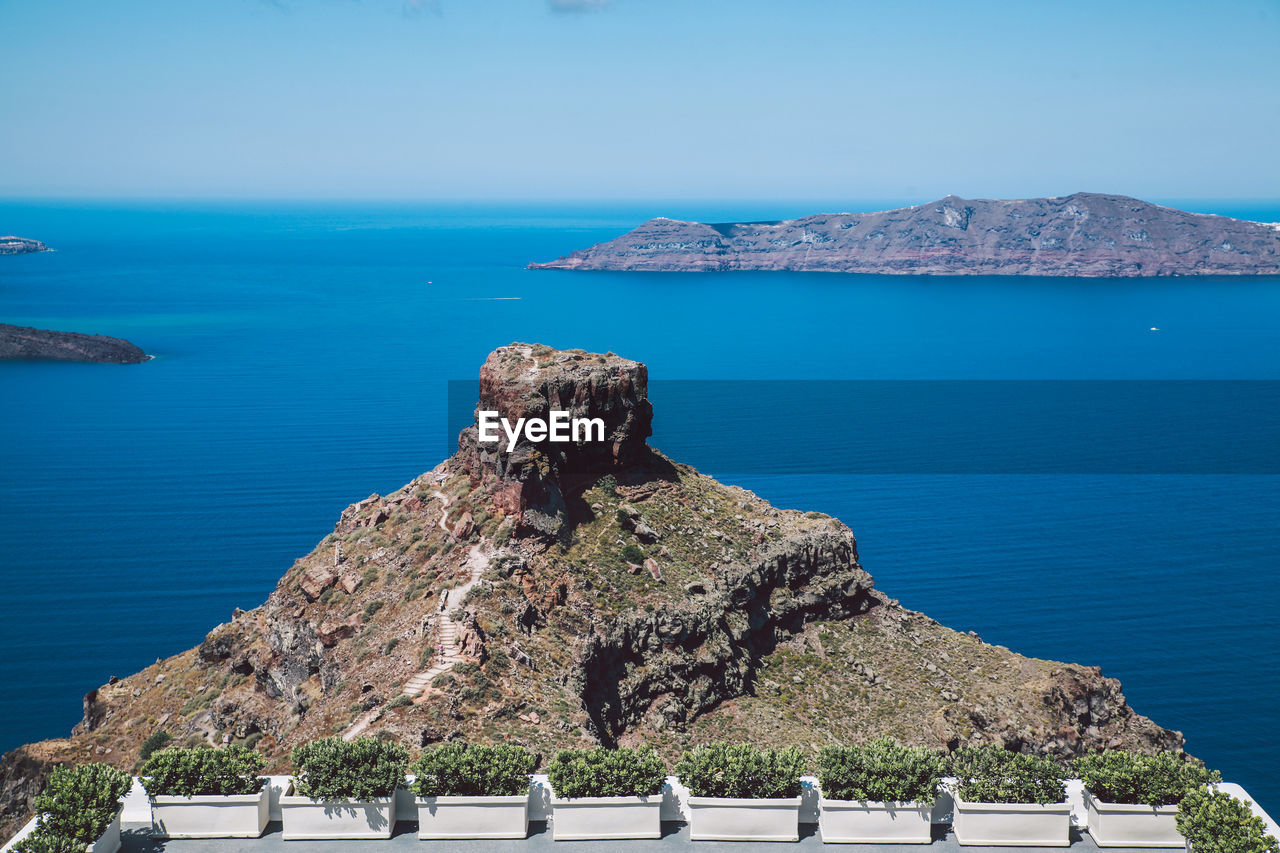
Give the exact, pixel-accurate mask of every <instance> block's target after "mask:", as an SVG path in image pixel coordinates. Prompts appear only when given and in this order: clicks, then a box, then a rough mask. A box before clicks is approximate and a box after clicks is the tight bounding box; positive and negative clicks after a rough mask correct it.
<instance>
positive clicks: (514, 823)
mask: <svg viewBox="0 0 1280 853" xmlns="http://www.w3.org/2000/svg"><path fill="white" fill-rule="evenodd" d="M415 802H416V803H417V805H418V837H419V838H525V837H527V836H528V835H529V795H528V794H516V795H515V796H513V797H418V798H417V799H416V800H415Z"/></svg>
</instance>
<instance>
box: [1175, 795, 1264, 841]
mask: <svg viewBox="0 0 1280 853" xmlns="http://www.w3.org/2000/svg"><path fill="white" fill-rule="evenodd" d="M1177 821H1178V832H1181V833H1182V834H1183V835H1184V836H1186V839H1187V841H1188V842H1189V843H1190V845H1191V848H1194V849H1195V853H1280V843H1277V842H1276V840H1275V839H1274V838H1272V837H1271V836H1270V835H1267V825H1266V824H1265V823H1264V822H1263V820H1262V818H1260V817H1258V816H1256V815H1255V814H1254V813H1253V811H1252V810H1251V809H1250V808H1249V802H1248V801H1247V800H1239V799H1236V798H1235V797H1233V796H1231V795H1230V794H1225V793H1223V792H1222V791H1211V790H1209V789H1208V788H1196V789H1195V790H1192V791H1189V792H1188V793H1187V795H1186V796H1185V797H1183V798H1182V802H1181V803H1179V804H1178V817H1177ZM1189 849H1190V848H1189Z"/></svg>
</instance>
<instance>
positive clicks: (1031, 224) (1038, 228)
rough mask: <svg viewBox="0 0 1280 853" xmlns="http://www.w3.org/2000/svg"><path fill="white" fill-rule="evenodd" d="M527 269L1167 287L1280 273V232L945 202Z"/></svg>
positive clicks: (1149, 211) (654, 224)
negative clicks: (1138, 281)
mask: <svg viewBox="0 0 1280 853" xmlns="http://www.w3.org/2000/svg"><path fill="white" fill-rule="evenodd" d="M529 267H530V269H569V270H660V271H706V270H812V271H820V272H853V273H889V274H898V275H900V274H932V275H1036V276H1166V275H1277V274H1280V224H1275V223H1261V222H1249V221H1246V220H1241V219H1232V218H1230V217H1226V216H1209V215H1205V214H1199V213H1188V212H1186V211H1182V210H1176V209H1174V208H1170V207H1162V206H1160V205H1155V204H1150V203H1148V202H1144V201H1139V200H1138V199H1134V198H1129V197H1127V196H1117V195H1103V194H1097V193H1076V194H1074V195H1070V196H1066V197H1064V198H1037V199H1020V200H1015V201H996V200H990V199H963V198H959V197H958V196H947V197H946V198H944V199H940V200H938V201H936V202H933V203H931V204H921V205H916V206H915V207H905V208H900V209H897V210H886V211H879V212H876V213H835V214H821V215H817V216H807V217H804V218H802V219H793V220H787V221H785V222H732V223H724V224H716V225H708V224H704V223H701V222H684V221H680V220H675V219H665V218H659V219H652V220H650V221H648V222H646V223H644V224H643V225H641V226H640V227H638V228H636V229H635V230H633V231H631V232H629V233H627V234H624V235H622V236H621V237H618V238H617V239H615V240H611V241H609V242H606V243H600V244H598V245H595V246H592V247H591V248H589V249H582V250H579V251H576V252H573V253H572V254H570V255H568V256H566V257H563V258H560V259H559V260H555V261H551V262H549V263H534V264H530V265H529Z"/></svg>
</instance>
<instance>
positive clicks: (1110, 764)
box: [1075, 749, 1222, 806]
mask: <svg viewBox="0 0 1280 853" xmlns="http://www.w3.org/2000/svg"><path fill="white" fill-rule="evenodd" d="M1075 772H1076V775H1077V776H1079V777H1080V779H1081V780H1083V781H1084V786H1085V787H1086V788H1088V789H1089V792H1090V793H1091V794H1093V795H1094V796H1095V797H1097V798H1098V799H1099V800H1102V801H1103V802H1104V803H1127V804H1129V805H1140V804H1145V805H1148V806H1171V805H1175V804H1176V803H1178V802H1179V801H1181V800H1182V798H1183V797H1185V796H1186V795H1187V794H1188V793H1189V792H1191V791H1193V790H1195V789H1196V788H1201V787H1204V786H1205V785H1208V784H1211V783H1213V782H1221V781H1222V776H1221V774H1219V773H1218V772H1217V771H1215V770H1209V769H1207V768H1206V767H1204V766H1203V765H1201V764H1198V763H1195V762H1193V761H1191V760H1189V759H1188V758H1187V757H1186V756H1185V755H1183V754H1181V753H1176V752H1161V753H1157V754H1156V755H1144V754H1143V753H1139V752H1125V751H1124V750H1120V749H1109V750H1106V751H1105V752H1091V753H1089V754H1088V755H1084V756H1081V757H1080V758H1077V759H1076V762H1075Z"/></svg>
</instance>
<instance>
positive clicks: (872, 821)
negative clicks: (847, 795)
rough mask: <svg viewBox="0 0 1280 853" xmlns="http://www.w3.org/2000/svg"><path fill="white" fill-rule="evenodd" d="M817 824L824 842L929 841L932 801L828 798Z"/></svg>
mask: <svg viewBox="0 0 1280 853" xmlns="http://www.w3.org/2000/svg"><path fill="white" fill-rule="evenodd" d="M818 827H819V829H820V830H821V831H822V843H823V844H929V843H930V842H932V841H933V803H915V802H911V803H905V802H904V803H899V802H874V801H866V802H864V801H861V800H828V799H827V798H826V797H823V798H822V806H821V811H820V812H819V813H818Z"/></svg>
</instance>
